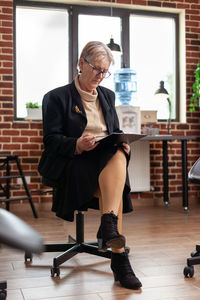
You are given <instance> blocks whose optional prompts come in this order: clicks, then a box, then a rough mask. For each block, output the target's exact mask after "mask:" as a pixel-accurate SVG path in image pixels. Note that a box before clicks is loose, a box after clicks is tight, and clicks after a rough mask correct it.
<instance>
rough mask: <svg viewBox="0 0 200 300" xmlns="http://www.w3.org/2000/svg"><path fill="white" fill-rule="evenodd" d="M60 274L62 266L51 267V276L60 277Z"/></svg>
mask: <svg viewBox="0 0 200 300" xmlns="http://www.w3.org/2000/svg"><path fill="white" fill-rule="evenodd" d="M59 276H60V268H58V267H52V268H51V277H59Z"/></svg>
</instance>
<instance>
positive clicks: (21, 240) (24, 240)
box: [0, 208, 43, 300]
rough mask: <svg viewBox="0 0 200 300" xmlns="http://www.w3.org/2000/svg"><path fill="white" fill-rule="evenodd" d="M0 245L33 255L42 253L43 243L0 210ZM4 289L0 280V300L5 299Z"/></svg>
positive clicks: (30, 231)
mask: <svg viewBox="0 0 200 300" xmlns="http://www.w3.org/2000/svg"><path fill="white" fill-rule="evenodd" d="M0 244H4V245H7V246H10V247H12V248H15V249H19V250H23V251H28V252H33V253H41V252H42V251H43V241H42V238H41V236H40V235H39V234H38V233H37V232H36V231H35V230H34V229H32V228H31V227H30V226H29V225H28V224H26V223H25V222H24V221H22V220H21V219H19V218H18V217H17V216H15V215H13V214H12V213H10V212H9V211H7V210H4V209H1V208H0ZM6 289H7V282H6V280H1V281H0V300H5V299H6V296H7V291H6Z"/></svg>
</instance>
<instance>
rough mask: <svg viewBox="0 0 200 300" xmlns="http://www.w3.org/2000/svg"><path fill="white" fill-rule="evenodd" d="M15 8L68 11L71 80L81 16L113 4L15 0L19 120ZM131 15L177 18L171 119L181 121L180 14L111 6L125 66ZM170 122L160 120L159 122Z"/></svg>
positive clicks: (103, 10)
mask: <svg viewBox="0 0 200 300" xmlns="http://www.w3.org/2000/svg"><path fill="white" fill-rule="evenodd" d="M16 7H38V8H61V9H66V10H68V12H69V32H68V34H69V41H71V43H69V61H68V63H69V70H68V72H69V81H72V80H73V78H74V76H75V75H76V73H77V61H78V15H79V14H86V15H88V14H89V15H98V16H99V15H100V16H101V15H102V16H111V7H108V6H94V5H91V6H90V5H89V6H88V5H84V4H83V5H76V4H62V3H48V2H35V1H28V2H27V1H24V0H15V1H14V118H15V119H17V120H20V119H21V120H23V118H17V117H16V103H17V96H16V94H17V93H16V90H17V86H16V76H17V74H16ZM131 14H134V15H143V16H155V17H171V18H173V19H174V21H175V28H176V29H175V55H176V58H175V63H176V66H175V72H176V74H175V82H176V83H175V86H176V93H175V102H176V111H175V115H176V118H174V119H173V120H172V121H177V122H178V121H179V120H180V115H179V108H180V76H179V69H180V66H179V14H178V13H168V12H160V11H153V8H152V10H151V11H149V10H138V9H130V8H121V7H120V8H119V7H112V16H113V17H120V18H121V45H122V52H123V55H122V62H121V65H122V67H129V66H130V54H129V49H130V42H129V17H130V15H131ZM163 121H167V120H163V119H162V120H161V121H160V122H163Z"/></svg>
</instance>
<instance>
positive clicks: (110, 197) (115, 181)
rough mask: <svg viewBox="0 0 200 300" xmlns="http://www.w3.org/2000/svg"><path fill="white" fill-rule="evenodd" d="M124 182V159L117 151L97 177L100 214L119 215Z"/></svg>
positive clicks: (122, 154) (120, 152) (119, 151)
mask: <svg viewBox="0 0 200 300" xmlns="http://www.w3.org/2000/svg"><path fill="white" fill-rule="evenodd" d="M125 180H126V157H125V155H124V153H123V152H122V151H121V150H118V151H117V152H116V153H115V154H114V155H113V156H112V158H111V159H110V160H109V161H108V163H107V165H106V166H105V168H104V169H103V170H102V171H101V173H100V175H99V189H100V193H101V206H102V214H106V213H111V212H113V213H114V214H115V215H116V216H117V215H118V213H119V208H120V203H121V202H122V194H123V190H124V184H125Z"/></svg>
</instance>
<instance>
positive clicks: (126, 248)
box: [125, 246, 130, 254]
mask: <svg viewBox="0 0 200 300" xmlns="http://www.w3.org/2000/svg"><path fill="white" fill-rule="evenodd" d="M125 252H126V253H127V254H129V252H130V247H127V246H126V247H125Z"/></svg>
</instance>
